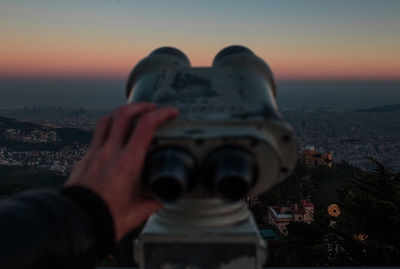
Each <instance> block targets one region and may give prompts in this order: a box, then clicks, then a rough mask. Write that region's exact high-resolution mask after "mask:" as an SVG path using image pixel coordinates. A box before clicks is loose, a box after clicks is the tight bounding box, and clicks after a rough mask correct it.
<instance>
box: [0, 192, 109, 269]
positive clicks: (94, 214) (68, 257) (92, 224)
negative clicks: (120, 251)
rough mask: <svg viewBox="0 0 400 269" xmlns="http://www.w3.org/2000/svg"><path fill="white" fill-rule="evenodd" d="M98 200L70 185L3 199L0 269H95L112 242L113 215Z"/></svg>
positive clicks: (0, 214)
mask: <svg viewBox="0 0 400 269" xmlns="http://www.w3.org/2000/svg"><path fill="white" fill-rule="evenodd" d="M98 199H99V198H98V197H97V196H96V195H95V194H93V193H91V192H90V191H88V190H86V189H83V188H79V187H70V188H66V189H64V190H63V191H62V192H59V191H50V190H42V191H36V192H30V193H23V194H20V195H17V196H14V197H11V198H8V199H4V200H2V201H0V238H1V240H0V268H90V267H92V266H93V265H94V262H95V260H96V258H98V257H99V255H104V254H105V252H107V251H108V250H109V249H110V247H111V246H112V243H113V240H114V238H113V228H112V220H111V219H110V218H111V217H110V216H109V213H108V211H107V209H106V207H105V205H104V203H103V204H102V202H101V200H98ZM99 208H100V209H99ZM104 211H105V212H106V214H105V216H104ZM107 214H108V215H107ZM96 224H98V225H96ZM101 234H103V236H105V237H101V236H100V235H101Z"/></svg>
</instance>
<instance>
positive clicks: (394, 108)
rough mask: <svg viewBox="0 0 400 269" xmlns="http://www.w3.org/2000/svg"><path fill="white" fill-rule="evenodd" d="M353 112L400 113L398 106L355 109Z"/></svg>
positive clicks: (399, 105) (399, 106)
mask: <svg viewBox="0 0 400 269" xmlns="http://www.w3.org/2000/svg"><path fill="white" fill-rule="evenodd" d="M355 112H400V104H396V105H390V106H380V107H373V108H366V109H357V110H355Z"/></svg>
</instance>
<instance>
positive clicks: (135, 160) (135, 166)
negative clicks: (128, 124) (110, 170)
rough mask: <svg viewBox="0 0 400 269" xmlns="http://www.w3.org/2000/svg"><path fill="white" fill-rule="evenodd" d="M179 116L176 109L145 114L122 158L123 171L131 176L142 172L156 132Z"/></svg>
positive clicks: (165, 108) (168, 108)
mask: <svg viewBox="0 0 400 269" xmlns="http://www.w3.org/2000/svg"><path fill="white" fill-rule="evenodd" d="M178 115H179V111H178V110H177V109H175V108H171V107H164V108H159V109H157V110H154V111H151V112H148V113H146V114H144V115H143V116H142V117H141V118H140V119H139V121H138V123H137V125H136V128H135V131H134V133H133V135H132V136H131V137H130V139H129V141H128V144H127V146H126V147H125V150H124V154H123V156H122V160H123V161H122V162H121V165H123V166H125V167H123V169H122V171H125V172H127V173H128V174H131V173H133V172H141V168H142V167H143V163H144V160H145V157H146V153H147V149H148V148H149V146H150V143H151V141H152V139H153V136H154V132H155V130H156V129H157V128H158V127H160V125H162V124H163V123H165V122H166V121H168V120H171V119H173V118H176V117H177V116H178Z"/></svg>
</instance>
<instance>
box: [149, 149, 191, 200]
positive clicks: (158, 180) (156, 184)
mask: <svg viewBox="0 0 400 269" xmlns="http://www.w3.org/2000/svg"><path fill="white" fill-rule="evenodd" d="M193 169H194V160H193V158H192V157H191V156H190V155H189V154H188V153H186V152H184V151H182V150H179V149H176V148H164V149H160V150H158V151H157V152H154V153H152V154H150V156H149V158H148V159H147V161H146V169H145V170H146V171H147V175H146V176H145V178H146V179H145V180H146V182H147V184H148V185H149V186H150V188H151V189H152V191H153V194H154V195H155V196H156V197H157V198H158V199H160V200H161V201H165V202H173V201H176V200H178V199H179V198H181V197H182V196H183V195H184V194H185V193H186V191H187V190H188V189H190V188H191V187H192V186H193V184H192V182H193V180H194V179H193V176H192V174H193Z"/></svg>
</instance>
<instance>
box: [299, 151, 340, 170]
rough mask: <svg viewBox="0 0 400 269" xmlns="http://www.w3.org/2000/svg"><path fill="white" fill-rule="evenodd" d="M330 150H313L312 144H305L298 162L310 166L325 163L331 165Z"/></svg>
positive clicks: (331, 156)
mask: <svg viewBox="0 0 400 269" xmlns="http://www.w3.org/2000/svg"><path fill="white" fill-rule="evenodd" d="M332 160H333V154H332V152H327V153H320V152H317V151H315V149H314V147H313V146H306V147H305V149H304V150H303V151H302V152H301V154H300V163H302V164H306V165H308V166H311V167H316V166H321V165H325V166H328V167H332Z"/></svg>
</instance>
